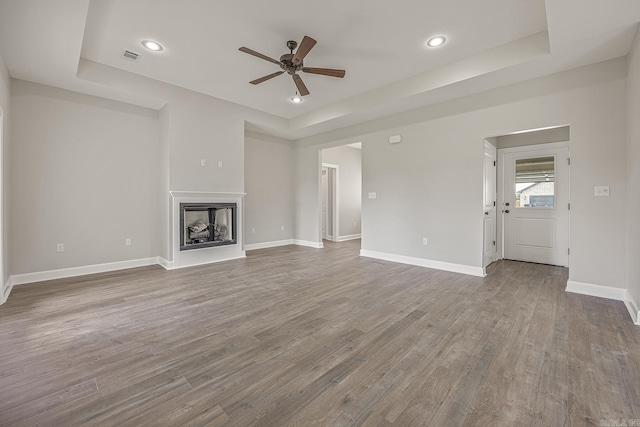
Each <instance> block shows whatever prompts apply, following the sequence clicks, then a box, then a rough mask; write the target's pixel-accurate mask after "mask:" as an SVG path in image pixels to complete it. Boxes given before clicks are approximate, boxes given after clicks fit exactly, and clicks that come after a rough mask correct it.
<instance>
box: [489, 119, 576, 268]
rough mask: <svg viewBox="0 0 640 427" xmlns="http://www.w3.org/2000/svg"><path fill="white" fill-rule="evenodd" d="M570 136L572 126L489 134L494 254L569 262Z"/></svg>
mask: <svg viewBox="0 0 640 427" xmlns="http://www.w3.org/2000/svg"><path fill="white" fill-rule="evenodd" d="M569 140H570V129H569V126H559V127H553V128H546V129H542V130H533V131H525V132H517V133H514V134H510V135H502V136H497V137H492V138H486V140H485V143H489V144H491V145H493V146H495V147H496V148H497V156H496V158H497V161H496V164H497V167H496V171H495V172H496V175H495V178H496V179H495V183H496V190H497V191H496V209H495V218H496V221H495V224H496V227H495V231H493V233H494V234H493V236H495V241H496V248H495V257H494V258H495V259H509V260H516V261H524V262H533V263H540V264H550V265H557V266H563V267H569V253H570V252H569V251H570V249H569V220H570V217H569V212H570V207H571V205H570V192H569V188H570V186H569V181H570V153H569ZM485 157H486V155H485ZM486 169H487V167H486V164H485V186H486V185H487V176H486ZM486 191H487V190H486V189H485V192H486ZM485 212H487V206H486V199H485ZM489 215H490V214H489ZM486 216H488V215H487V214H485V217H486ZM485 221H486V220H485ZM491 231H492V230H491V229H490V227H485V238H484V251H485V254H484V256H483V265H484V264H485V262H486V251H487V247H488V240H489V239H491V234H490V233H491ZM486 265H488V264H486ZM486 265H485V266H486Z"/></svg>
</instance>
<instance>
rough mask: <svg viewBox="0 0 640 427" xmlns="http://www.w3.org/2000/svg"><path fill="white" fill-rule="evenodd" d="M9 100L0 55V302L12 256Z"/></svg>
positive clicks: (9, 79)
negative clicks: (0, 123)
mask: <svg viewBox="0 0 640 427" xmlns="http://www.w3.org/2000/svg"><path fill="white" fill-rule="evenodd" d="M10 99H11V77H9V70H7V67H6V66H5V63H4V59H3V58H2V55H0V108H2V113H3V114H2V116H3V117H2V120H3V125H2V133H3V135H2V147H0V150H2V156H1V159H2V160H1V161H2V171H1V172H0V174H2V189H1V191H2V196H1V197H2V207H1V209H2V212H1V213H2V221H0V236H1V238H2V243H1V245H2V246H1V247H0V250H1V251H2V252H1V253H2V256H1V257H0V267H1V268H2V272H1V274H0V280H1V282H0V302H2V301H3V300H4V297H5V295H4V287H5V284H6V283H7V280H8V279H9V276H10V274H11V270H10V266H11V264H10V263H11V258H12V255H11V253H10V252H9V248H10V247H11V246H10V240H11V236H10V231H9V230H10V207H11V204H10V203H9V200H10V196H11V150H10V147H11V144H10V136H11V130H10V108H11V107H10Z"/></svg>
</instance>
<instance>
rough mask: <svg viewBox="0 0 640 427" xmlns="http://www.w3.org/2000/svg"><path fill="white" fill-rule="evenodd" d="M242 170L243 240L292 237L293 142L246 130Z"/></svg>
mask: <svg viewBox="0 0 640 427" xmlns="http://www.w3.org/2000/svg"><path fill="white" fill-rule="evenodd" d="M244 173H245V178H244V186H245V193H247V194H246V195H245V198H244V226H245V234H244V242H245V244H255V243H267V242H275V241H281V240H291V239H293V232H294V225H293V210H294V202H293V194H294V185H293V148H292V142H291V141H288V140H285V139H281V138H276V137H273V136H268V135H262V134H259V133H255V132H249V131H246V132H245V145H244ZM282 225H284V231H283V230H281V229H280V228H281V226H282ZM252 228H255V233H253V232H252Z"/></svg>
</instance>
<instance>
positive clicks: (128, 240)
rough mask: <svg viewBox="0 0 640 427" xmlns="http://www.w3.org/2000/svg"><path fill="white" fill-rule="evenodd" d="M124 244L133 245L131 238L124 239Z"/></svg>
mask: <svg viewBox="0 0 640 427" xmlns="http://www.w3.org/2000/svg"><path fill="white" fill-rule="evenodd" d="M124 245H125V246H131V239H130V238H128V237H127V238H126V239H124Z"/></svg>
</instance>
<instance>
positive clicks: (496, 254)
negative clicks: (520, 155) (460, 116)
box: [482, 138, 501, 274]
mask: <svg viewBox="0 0 640 427" xmlns="http://www.w3.org/2000/svg"><path fill="white" fill-rule="evenodd" d="M488 147H491V148H490V149H492V150H493V152H494V153H495V163H494V165H493V171H491V172H492V173H493V174H494V182H495V184H496V185H495V188H494V191H495V200H494V203H495V204H494V206H493V216H494V218H493V219H494V227H493V236H489V238H490V239H491V241H492V242H495V244H494V248H493V256H492V260H491V262H495V261H497V260H499V259H500V258H501V257H500V253H499V252H498V226H499V224H498V206H500V205H499V204H498V172H497V171H498V167H497V165H498V147H496V146H495V145H494V144H492V143H491V142H489V141H488V140H487V139H486V138H485V139H484V144H483V160H484V156H486V150H487V148H488ZM485 168H486V163H484V162H483V177H482V180H483V186H482V200H483V206H482V211H483V213H482V231H483V232H482V268H483V269H484V270H485V274H486V268H487V266H488V265H487V266H485V265H484V248H485V246H486V240H487V236H486V235H485V233H484V231H485V223H484V222H485V220H486V218H485V212H486V211H485V209H486V206H485V205H484V202H485V201H486V182H485V179H486V176H487V174H486V169H485ZM491 262H490V263H489V264H491Z"/></svg>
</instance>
